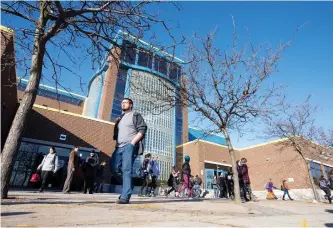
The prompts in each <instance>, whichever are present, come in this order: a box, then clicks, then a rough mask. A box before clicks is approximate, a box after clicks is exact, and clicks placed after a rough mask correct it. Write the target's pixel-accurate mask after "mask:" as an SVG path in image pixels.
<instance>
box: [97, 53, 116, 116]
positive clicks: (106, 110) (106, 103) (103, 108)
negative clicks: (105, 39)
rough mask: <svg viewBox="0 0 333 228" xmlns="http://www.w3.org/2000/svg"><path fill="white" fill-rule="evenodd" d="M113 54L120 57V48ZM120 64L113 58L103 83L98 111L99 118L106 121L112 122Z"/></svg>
mask: <svg viewBox="0 0 333 228" xmlns="http://www.w3.org/2000/svg"><path fill="white" fill-rule="evenodd" d="M112 52H113V54H114V56H117V54H116V53H118V54H119V55H120V52H121V51H120V49H119V48H117V49H113V50H112ZM118 62H119V61H118V60H115V58H114V57H112V59H111V62H110V64H109V68H108V69H107V71H106V73H105V78H104V82H103V89H102V96H101V102H100V107H99V110H98V118H99V119H102V120H106V121H110V118H111V110H112V105H113V96H114V92H115V89H116V82H117V73H118V69H119V64H118Z"/></svg>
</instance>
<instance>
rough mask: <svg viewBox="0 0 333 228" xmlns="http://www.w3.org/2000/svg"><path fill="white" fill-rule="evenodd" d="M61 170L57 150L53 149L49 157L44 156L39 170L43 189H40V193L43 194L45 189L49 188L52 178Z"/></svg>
mask: <svg viewBox="0 0 333 228" xmlns="http://www.w3.org/2000/svg"><path fill="white" fill-rule="evenodd" d="M58 169H59V163H58V156H57V154H56V151H55V148H54V147H51V148H50V151H49V153H48V154H47V155H45V156H44V159H43V160H42V162H41V163H40V165H39V166H38V168H37V170H38V171H39V170H41V171H42V174H41V181H42V184H41V187H40V189H39V192H43V191H44V189H45V187H46V186H47V184H48V182H49V180H50V178H51V177H52V175H53V174H54V173H56V172H57V171H58Z"/></svg>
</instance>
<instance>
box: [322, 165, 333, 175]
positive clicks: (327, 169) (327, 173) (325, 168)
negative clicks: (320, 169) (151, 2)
mask: <svg viewBox="0 0 333 228" xmlns="http://www.w3.org/2000/svg"><path fill="white" fill-rule="evenodd" d="M332 169H333V168H332V167H329V166H327V165H324V170H325V173H326V175H327V176H329V172H330V171H331V170H332Z"/></svg>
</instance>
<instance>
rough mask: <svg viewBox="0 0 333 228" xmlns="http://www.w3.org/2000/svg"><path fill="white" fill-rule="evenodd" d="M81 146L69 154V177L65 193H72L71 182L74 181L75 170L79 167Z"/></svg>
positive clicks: (65, 185) (64, 189)
mask: <svg viewBox="0 0 333 228" xmlns="http://www.w3.org/2000/svg"><path fill="white" fill-rule="evenodd" d="M78 151H79V147H77V146H76V147H74V149H73V150H72V152H71V153H70V154H69V160H68V166H67V177H66V181H65V184H64V188H63V190H62V191H63V193H64V194H68V193H70V189H71V184H72V181H73V176H74V172H75V171H77V170H78V169H79V166H80V157H79V156H78V154H77V153H78Z"/></svg>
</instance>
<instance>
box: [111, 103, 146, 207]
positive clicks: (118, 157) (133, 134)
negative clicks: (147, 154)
mask: <svg viewBox="0 0 333 228" xmlns="http://www.w3.org/2000/svg"><path fill="white" fill-rule="evenodd" d="M121 108H122V110H123V112H124V114H123V115H122V116H121V117H120V118H118V120H117V121H116V124H115V127H114V135H113V139H114V140H117V144H116V149H115V151H114V152H113V154H112V157H111V165H110V166H111V171H112V174H113V176H115V177H116V178H120V177H121V176H122V179H123V186H122V191H121V195H120V197H119V200H118V201H117V202H116V203H118V204H128V203H129V200H130V198H131V195H132V190H133V180H132V167H133V163H134V160H135V158H136V157H137V155H142V154H143V149H144V148H143V146H144V136H145V133H146V131H147V124H146V123H145V121H144V119H143V118H142V116H141V115H140V114H139V113H138V112H134V111H133V110H132V109H133V101H132V100H131V99H129V98H125V99H124V100H123V101H122V102H121Z"/></svg>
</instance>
